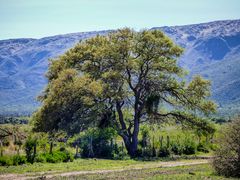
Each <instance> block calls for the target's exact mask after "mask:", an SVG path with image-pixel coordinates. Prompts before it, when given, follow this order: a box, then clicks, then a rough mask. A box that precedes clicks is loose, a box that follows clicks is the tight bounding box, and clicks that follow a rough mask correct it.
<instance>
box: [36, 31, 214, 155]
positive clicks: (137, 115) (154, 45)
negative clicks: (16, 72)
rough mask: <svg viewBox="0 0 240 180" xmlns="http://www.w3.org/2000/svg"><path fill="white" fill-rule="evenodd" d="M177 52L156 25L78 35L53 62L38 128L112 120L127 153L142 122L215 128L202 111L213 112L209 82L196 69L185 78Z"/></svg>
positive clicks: (133, 151) (72, 126) (75, 128)
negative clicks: (78, 37)
mask: <svg viewBox="0 0 240 180" xmlns="http://www.w3.org/2000/svg"><path fill="white" fill-rule="evenodd" d="M182 53H183V49H182V48H181V47H179V46H177V45H175V44H174V43H173V42H172V41H171V40H170V39H169V38H168V37H167V36H166V35H164V34H163V33H162V32H161V31H159V30H143V31H140V32H136V31H134V30H131V29H129V28H124V29H120V30H117V31H114V32H111V33H109V34H108V35H106V36H100V35H97V36H96V37H93V38H90V39H87V40H83V41H81V42H79V43H78V44H77V45H76V46H75V47H74V48H72V49H70V50H69V51H67V52H66V53H65V54H64V55H62V56H60V57H58V58H57V59H54V60H52V61H51V65H50V67H49V71H48V73H47V78H48V80H49V83H48V86H47V88H46V90H45V91H44V93H43V94H42V96H41V97H40V100H41V101H42V107H41V108H40V109H39V110H38V111H37V112H36V113H35V114H34V120H35V130H39V131H52V130H58V129H63V130H66V131H67V132H68V133H70V134H72V133H76V132H79V131H81V130H83V129H84V128H86V127H88V126H91V125H94V126H112V127H114V128H116V129H117V131H118V134H119V135H120V136H121V137H122V138H123V140H124V143H125V146H126V149H127V151H128V153H129V154H130V155H131V156H134V155H135V154H136V151H137V144H138V133H139V127H140V124H141V123H143V122H150V123H151V122H152V123H162V122H168V121H174V122H177V123H180V124H182V125H184V126H187V127H191V128H196V129H198V130H201V131H203V132H206V133H211V132H213V131H214V129H213V128H212V126H211V125H210V124H209V123H208V121H207V120H206V119H205V118H204V117H205V116H206V115H208V114H210V113H212V112H214V111H215V104H214V103H213V102H212V101H210V100H209V99H208V97H209V96H210V82H209V81H207V80H205V79H203V78H201V77H200V76H196V77H194V78H193V79H192V81H190V82H188V83H187V82H186V81H185V79H184V76H185V75H186V72H185V71H184V70H183V69H182V68H181V67H180V66H178V64H177V59H178V58H179V57H180V56H181V54H182ZM162 107H166V108H165V109H164V110H163V108H162Z"/></svg>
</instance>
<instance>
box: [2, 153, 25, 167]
mask: <svg viewBox="0 0 240 180" xmlns="http://www.w3.org/2000/svg"><path fill="white" fill-rule="evenodd" d="M26 162H27V161H26V157H25V156H20V155H14V156H0V166H12V165H15V166H16V165H22V164H25V163H26Z"/></svg>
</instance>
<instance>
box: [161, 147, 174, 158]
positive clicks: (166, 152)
mask: <svg viewBox="0 0 240 180" xmlns="http://www.w3.org/2000/svg"><path fill="white" fill-rule="evenodd" d="M170 154H171V151H170V148H168V147H167V146H163V147H160V149H159V153H158V156H159V157H168V156H170Z"/></svg>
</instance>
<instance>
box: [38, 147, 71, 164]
mask: <svg viewBox="0 0 240 180" xmlns="http://www.w3.org/2000/svg"><path fill="white" fill-rule="evenodd" d="M61 150H62V151H60V150H59V151H56V152H53V153H52V154H50V153H41V154H39V155H37V156H36V158H35V162H42V163H44V162H49V163H58V162H69V161H71V162H72V161H73V155H72V154H71V153H70V152H69V151H67V150H65V149H64V150H63V149H61Z"/></svg>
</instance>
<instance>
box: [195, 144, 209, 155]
mask: <svg viewBox="0 0 240 180" xmlns="http://www.w3.org/2000/svg"><path fill="white" fill-rule="evenodd" d="M208 149H209V147H208V145H207V144H206V143H199V144H198V146H197V150H198V151H199V152H204V153H208V152H209V150H208Z"/></svg>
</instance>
